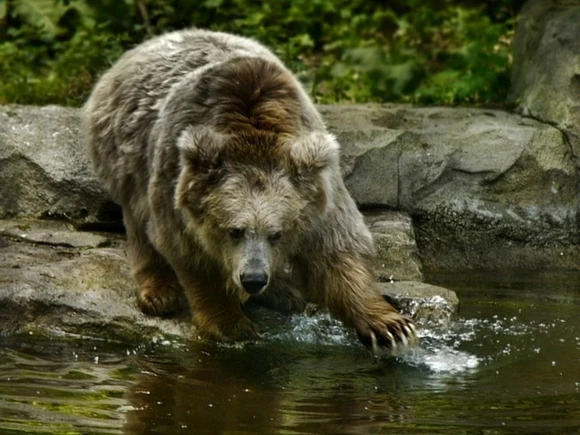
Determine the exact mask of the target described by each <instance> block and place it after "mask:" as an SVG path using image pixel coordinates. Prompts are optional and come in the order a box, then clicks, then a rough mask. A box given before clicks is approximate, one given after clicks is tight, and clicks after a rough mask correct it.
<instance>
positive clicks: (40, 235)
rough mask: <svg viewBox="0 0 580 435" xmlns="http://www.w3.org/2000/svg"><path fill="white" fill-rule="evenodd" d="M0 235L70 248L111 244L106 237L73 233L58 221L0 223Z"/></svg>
mask: <svg viewBox="0 0 580 435" xmlns="http://www.w3.org/2000/svg"><path fill="white" fill-rule="evenodd" d="M0 235H1V236H4V237H8V238H13V239H17V240H20V241H23V242H28V243H36V244H40V245H52V246H65V247H70V248H78V249H86V248H102V247H105V246H108V245H110V244H111V241H110V239H109V238H108V237H105V236H102V235H100V234H94V233H89V232H85V231H74V228H73V227H72V225H68V224H66V223H64V222H60V221H0Z"/></svg>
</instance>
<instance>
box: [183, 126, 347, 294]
mask: <svg viewBox="0 0 580 435" xmlns="http://www.w3.org/2000/svg"><path fill="white" fill-rule="evenodd" d="M178 147H179V150H180V164H181V170H180V175H179V179H178V183H177V186H176V196H175V206H176V208H178V209H180V210H182V211H183V212H184V216H185V219H186V222H187V223H186V225H187V229H188V232H189V233H190V234H192V235H193V236H194V237H195V238H196V239H197V241H198V243H199V244H200V245H201V246H202V247H203V248H204V249H205V251H206V252H207V253H208V254H209V255H211V256H212V257H213V258H214V259H216V260H217V261H219V262H220V263H221V264H222V265H223V266H224V269H225V270H226V272H227V275H228V277H227V279H228V288H229V289H235V290H236V291H238V292H239V294H240V297H241V299H242V300H245V299H247V298H248V297H249V296H250V295H256V294H259V293H261V292H262V291H264V290H266V289H267V287H268V285H269V284H270V282H271V279H272V276H274V275H275V274H276V273H277V272H279V271H280V270H281V269H282V268H283V267H284V266H285V265H286V264H288V261H289V260H290V259H291V257H292V255H294V254H295V253H297V252H298V251H299V250H300V249H305V246H306V243H305V242H307V241H308V240H309V238H310V237H312V236H313V235H314V234H315V233H316V231H319V230H320V223H321V221H322V220H323V219H324V218H325V217H326V215H327V214H328V212H329V210H330V209H331V208H332V207H333V206H334V201H333V198H334V192H333V189H334V184H335V183H334V182H333V177H336V176H340V175H339V170H338V159H339V146H338V143H337V142H336V140H335V139H334V137H333V136H332V135H330V134H328V133H325V132H309V133H305V134H300V135H295V136H293V135H289V134H279V133H274V132H271V131H263V130H247V131H239V132H237V133H235V134H232V133H228V134H224V133H220V132H217V131H215V130H214V129H212V128H208V127H197V128H196V127H189V128H187V129H186V130H185V131H183V133H182V134H181V136H180V139H179V141H178Z"/></svg>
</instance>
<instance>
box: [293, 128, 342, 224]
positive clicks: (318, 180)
mask: <svg viewBox="0 0 580 435" xmlns="http://www.w3.org/2000/svg"><path fill="white" fill-rule="evenodd" d="M339 152H340V146H339V145H338V142H337V141H336V139H335V138H334V136H333V135H331V134H328V133H320V132H312V133H310V134H308V135H307V136H305V137H302V138H300V139H298V140H297V141H294V142H293V143H292V145H291V148H290V159H291V172H292V173H293V178H294V181H295V184H296V186H297V187H298V188H299V189H300V190H302V191H303V192H304V193H305V194H306V195H307V196H308V197H310V199H311V201H312V202H313V203H314V204H315V205H316V208H317V209H318V211H319V212H320V213H321V214H325V213H326V212H327V211H328V209H329V208H331V207H332V205H333V203H334V184H333V181H332V180H333V176H334V174H335V173H337V172H338V171H339V169H338V160H339Z"/></svg>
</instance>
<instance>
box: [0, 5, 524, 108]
mask: <svg viewBox="0 0 580 435" xmlns="http://www.w3.org/2000/svg"><path fill="white" fill-rule="evenodd" d="M522 3H523V0H487V1H485V2H483V1H479V0H394V1H387V0H383V1H372V0H270V1H268V0H0V103H23V104H49V103H55V104H63V105H73V106H78V105H81V104H82V102H83V101H84V100H85V99H86V97H87V96H88V93H89V92H90V89H91V86H92V84H93V83H94V81H95V79H96V78H97V77H98V76H99V74H100V73H102V71H103V70H105V69H106V68H108V67H109V66H110V65H111V64H112V63H113V62H114V61H115V60H116V59H117V58H118V57H119V56H120V54H121V53H122V52H123V51H124V50H126V49H128V48H131V47H133V46H135V45H136V44H138V43H139V42H141V41H143V40H144V39H147V38H150V37H151V36H153V35H156V34H159V33H162V32H165V31H168V30H173V29H181V28H184V27H189V26H196V27H200V28H209V29H214V30H223V31H228V32H234V33H238V34H241V35H245V36H250V37H254V38H256V39H257V40H259V41H261V42H262V43H264V44H266V45H268V46H269V47H271V48H272V49H273V50H274V51H275V52H276V53H277V54H278V55H279V56H280V57H281V58H282V60H283V61H284V62H286V64H287V65H289V66H290V68H291V69H292V70H293V71H294V72H295V73H296V74H297V75H298V77H299V78H300V80H301V81H302V82H303V84H304V85H305V87H306V89H307V90H308V91H309V92H310V94H311V95H312V97H313V98H314V100H315V101H316V102H319V103H335V102H371V101H372V102H387V101H388V102H411V103H419V104H477V105H487V104H502V103H503V102H504V99H505V96H506V94H507V91H508V87H509V71H510V66H511V50H510V43H511V40H512V37H513V29H514V25H515V17H516V14H517V12H518V10H519V9H520V7H521V5H522Z"/></svg>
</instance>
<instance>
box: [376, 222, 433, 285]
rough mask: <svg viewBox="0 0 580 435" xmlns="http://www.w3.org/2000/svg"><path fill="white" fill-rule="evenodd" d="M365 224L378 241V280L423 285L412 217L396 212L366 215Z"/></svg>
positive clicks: (421, 267) (421, 268)
mask: <svg viewBox="0 0 580 435" xmlns="http://www.w3.org/2000/svg"><path fill="white" fill-rule="evenodd" d="M365 221H366V223H367V225H368V226H369V228H370V230H371V233H372V234H373V238H374V240H375V250H376V257H375V260H374V267H375V273H376V276H377V279H378V280H379V281H423V279H424V278H423V266H422V265H421V260H420V259H419V252H418V250H417V243H416V241H415V232H414V231H413V222H412V221H411V218H410V217H409V215H407V214H406V213H401V212H393V211H391V212H389V211H381V212H376V211H375V212H367V213H365Z"/></svg>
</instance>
